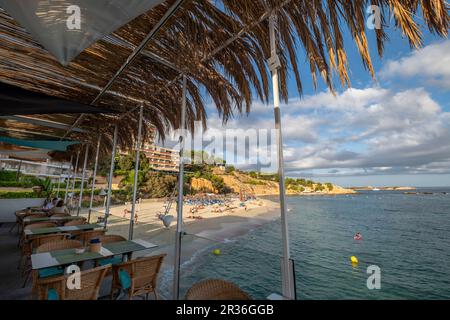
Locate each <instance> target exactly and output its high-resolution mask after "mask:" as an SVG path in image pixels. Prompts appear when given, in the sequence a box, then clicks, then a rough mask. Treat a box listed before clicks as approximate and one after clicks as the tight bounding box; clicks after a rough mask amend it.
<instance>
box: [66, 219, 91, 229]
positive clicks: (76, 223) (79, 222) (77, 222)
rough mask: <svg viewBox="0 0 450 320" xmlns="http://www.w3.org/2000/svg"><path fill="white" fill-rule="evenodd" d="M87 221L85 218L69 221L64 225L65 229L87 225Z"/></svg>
mask: <svg viewBox="0 0 450 320" xmlns="http://www.w3.org/2000/svg"><path fill="white" fill-rule="evenodd" d="M86 223H87V222H86V219H85V218H80V219H76V220H72V221H67V222H66V223H64V226H65V227H68V226H80V225H82V224H86Z"/></svg>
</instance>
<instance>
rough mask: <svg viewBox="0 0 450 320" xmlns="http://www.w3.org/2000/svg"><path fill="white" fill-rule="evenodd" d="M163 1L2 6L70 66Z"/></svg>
mask: <svg viewBox="0 0 450 320" xmlns="http://www.w3.org/2000/svg"><path fill="white" fill-rule="evenodd" d="M163 1H164V0H127V1H123V0H95V1H92V0H70V1H66V0H14V1H11V0H0V6H1V7H2V8H4V9H5V10H6V11H7V12H8V13H9V14H10V15H11V16H12V17H13V18H14V19H15V20H17V21H18V22H19V23H20V25H21V26H22V27H23V28H25V29H26V30H27V31H28V32H29V33H30V34H31V35H32V36H33V38H34V39H35V40H36V41H37V42H39V43H40V44H41V45H42V46H44V47H45V48H46V49H47V50H48V51H49V52H50V53H51V54H52V55H54V56H55V57H56V59H57V60H58V61H59V62H60V63H62V64H64V65H66V64H68V63H69V62H70V61H71V60H72V59H74V58H75V57H76V56H78V54H80V53H81V52H82V51H83V50H85V49H86V48H88V47H89V46H91V45H92V44H93V43H94V42H96V41H97V40H100V39H101V38H103V37H104V36H106V35H108V34H110V33H112V32H113V31H115V30H116V29H118V28H120V27H121V26H123V25H125V24H127V23H128V22H130V21H131V20H133V19H134V18H136V17H138V16H140V15H141V14H143V13H145V12H147V11H148V10H150V9H151V8H153V7H155V6H156V5H158V4H160V3H162V2H163Z"/></svg>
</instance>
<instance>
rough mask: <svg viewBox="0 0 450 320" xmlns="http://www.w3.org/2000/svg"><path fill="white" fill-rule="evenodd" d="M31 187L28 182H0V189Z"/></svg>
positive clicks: (30, 183)
mask: <svg viewBox="0 0 450 320" xmlns="http://www.w3.org/2000/svg"><path fill="white" fill-rule="evenodd" d="M33 186H34V185H33V183H32V182H30V181H0V187H3V188H31V187H33Z"/></svg>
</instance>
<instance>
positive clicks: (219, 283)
mask: <svg viewBox="0 0 450 320" xmlns="http://www.w3.org/2000/svg"><path fill="white" fill-rule="evenodd" d="M185 299H186V300H251V297H250V296H249V295H248V294H247V293H245V292H244V291H242V290H241V289H240V288H239V287H238V286H237V285H235V284H233V283H231V282H227V281H225V280H220V279H207V280H202V281H200V282H197V283H196V284H194V285H193V286H192V287H191V288H190V289H189V290H188V291H187V293H186V296H185Z"/></svg>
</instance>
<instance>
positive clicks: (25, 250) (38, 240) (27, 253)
mask: <svg viewBox="0 0 450 320" xmlns="http://www.w3.org/2000/svg"><path fill="white" fill-rule="evenodd" d="M69 237H70V234H68V233H58V234H50V235H44V236H34V237H31V238H30V239H28V240H27V242H26V243H24V245H23V246H22V255H21V257H20V261H19V269H23V272H22V276H23V277H25V280H24V282H23V285H22V288H24V287H25V286H26V284H27V282H28V278H29V276H30V274H31V266H30V261H31V260H30V257H31V254H32V253H33V249H35V248H38V247H40V246H41V245H43V244H45V243H47V242H53V241H62V240H66V239H68V238H69ZM24 258H25V263H24V266H23V267H22V263H23V259H24Z"/></svg>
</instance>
